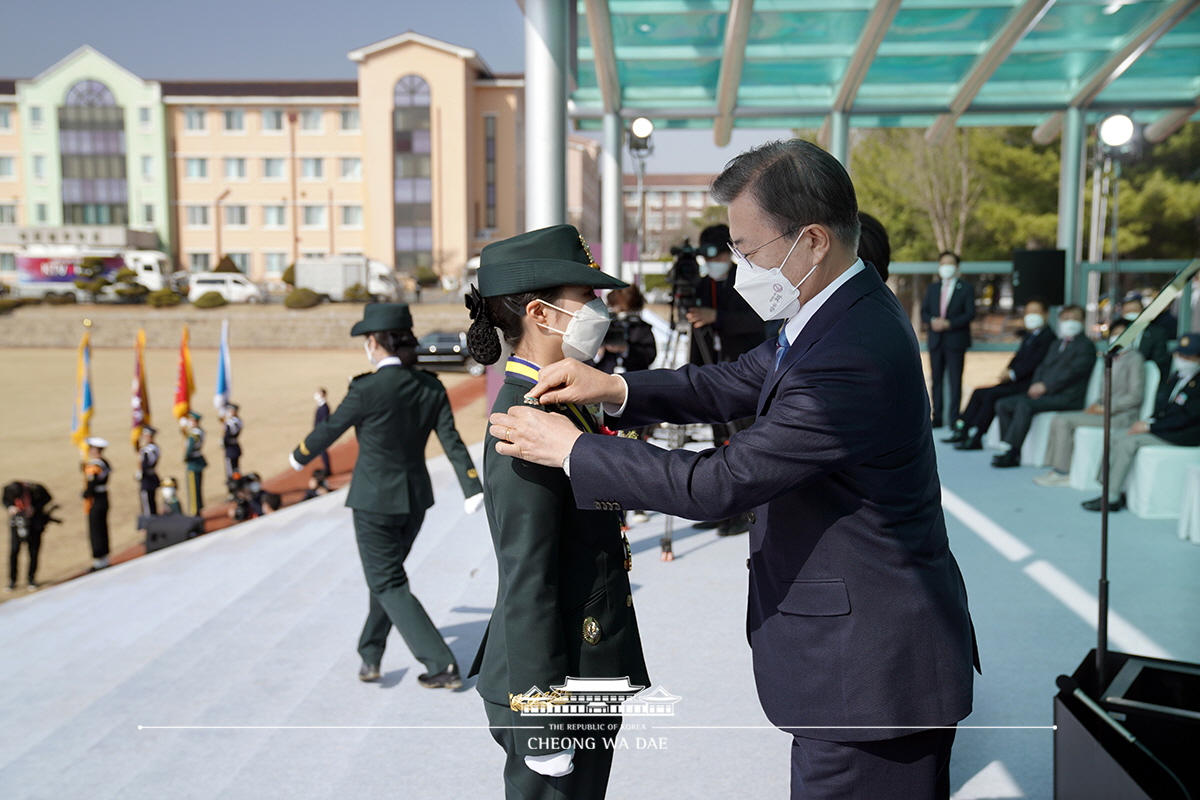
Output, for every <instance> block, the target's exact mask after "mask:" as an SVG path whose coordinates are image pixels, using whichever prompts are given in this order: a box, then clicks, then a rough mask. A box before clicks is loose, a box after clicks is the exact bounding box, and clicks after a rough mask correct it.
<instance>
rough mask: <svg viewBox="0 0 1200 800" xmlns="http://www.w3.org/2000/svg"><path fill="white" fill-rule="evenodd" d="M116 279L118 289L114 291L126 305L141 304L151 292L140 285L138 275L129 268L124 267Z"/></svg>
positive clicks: (118, 272)
mask: <svg viewBox="0 0 1200 800" xmlns="http://www.w3.org/2000/svg"><path fill="white" fill-rule="evenodd" d="M115 278H116V283H115V284H114V286H115V287H116V288H115V289H114V290H113V291H115V292H116V293H117V297H119V298H121V300H122V301H124V302H126V303H137V302H141V301H142V300H143V299H144V298H145V297H146V295H147V294H149V292H150V290H149V289H147V288H146V287H145V286H143V285H142V284H140V283H138V280H137V273H136V272H134V271H133V270H131V269H130V268H129V267H122V268H121V269H120V270H118V271H117V274H116V276H115Z"/></svg>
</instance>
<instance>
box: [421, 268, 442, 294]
mask: <svg viewBox="0 0 1200 800" xmlns="http://www.w3.org/2000/svg"><path fill="white" fill-rule="evenodd" d="M417 285H418V286H423V287H425V288H426V289H428V288H429V287H431V286H437V285H438V276H437V273H436V272H434V271H433V268H432V267H417Z"/></svg>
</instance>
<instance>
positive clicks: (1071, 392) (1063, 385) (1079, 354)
mask: <svg viewBox="0 0 1200 800" xmlns="http://www.w3.org/2000/svg"><path fill="white" fill-rule="evenodd" d="M1063 342H1064V340H1061V339H1060V340H1059V341H1058V342H1057V343H1055V344H1054V345H1052V346H1051V347H1050V350H1049V352H1048V353H1046V357H1045V358H1044V359H1043V360H1042V363H1041V364H1038V368H1037V369H1035V370H1034V371H1033V382H1034V383H1039V382H1040V383H1044V384H1046V394H1047V395H1057V396H1060V397H1063V398H1064V399H1066V400H1067V401H1069V402H1072V403H1076V402H1077V403H1078V404H1079V407H1080V408H1083V403H1084V400H1085V399H1086V398H1087V387H1088V379H1089V378H1090V377H1091V376H1092V369H1093V368H1094V367H1095V366H1096V345H1095V344H1094V343H1093V342H1092V340H1091V339H1089V338H1087V337H1086V336H1084V335H1083V334H1080V335H1078V336H1076V337H1074V338H1073V339H1071V340H1070V341H1068V342H1066V343H1065V345H1064V343H1063Z"/></svg>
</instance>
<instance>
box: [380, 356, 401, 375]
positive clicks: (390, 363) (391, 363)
mask: <svg viewBox="0 0 1200 800" xmlns="http://www.w3.org/2000/svg"><path fill="white" fill-rule="evenodd" d="M400 366H403V364H401V363H400V357H399V356H388V357H386V358H381V359H379V363H378V364H376V365H375V371H376V372H378V371H379V370H381V369H383V368H384V367H400Z"/></svg>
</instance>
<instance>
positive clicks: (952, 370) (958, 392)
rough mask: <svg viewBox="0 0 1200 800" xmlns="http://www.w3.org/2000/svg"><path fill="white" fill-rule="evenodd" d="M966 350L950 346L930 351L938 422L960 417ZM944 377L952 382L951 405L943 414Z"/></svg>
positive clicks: (936, 419)
mask: <svg viewBox="0 0 1200 800" xmlns="http://www.w3.org/2000/svg"><path fill="white" fill-rule="evenodd" d="M966 355H967V351H966V350H956V349H953V348H949V347H938V348H935V349H933V350H930V351H929V367H930V371H931V372H932V373H933V398H932V399H933V418H934V420H935V421H937V422H942V421H943V420H947V421H950V420H955V419H958V412H959V411H960V410H961V409H962V376H963V361H964V360H965V359H966ZM943 379H947V380H949V382H950V407H949V408H948V409H946V410H947V412H948V413H947V414H946V415H945V416H942V402H943V398H942V395H943V394H944V392H943V391H942V383H943Z"/></svg>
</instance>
